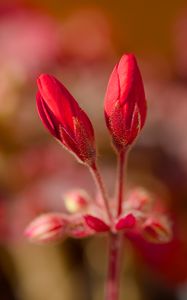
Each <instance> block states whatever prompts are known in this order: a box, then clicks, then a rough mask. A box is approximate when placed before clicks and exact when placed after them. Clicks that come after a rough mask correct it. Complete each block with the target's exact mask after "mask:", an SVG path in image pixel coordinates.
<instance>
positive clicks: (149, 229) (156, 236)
mask: <svg viewBox="0 0 187 300" xmlns="http://www.w3.org/2000/svg"><path fill="white" fill-rule="evenodd" d="M142 235H143V236H144V238H145V239H146V240H148V241H149V242H151V243H157V244H159V243H160V244H161V243H168V242H170V241H171V238H172V228H171V224H170V222H169V220H168V219H167V217H165V216H162V217H158V218H156V219H155V218H151V217H150V218H148V219H147V220H146V221H145V223H144V224H143V225H142Z"/></svg>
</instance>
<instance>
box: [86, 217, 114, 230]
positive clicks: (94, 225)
mask: <svg viewBox="0 0 187 300" xmlns="http://www.w3.org/2000/svg"><path fill="white" fill-rule="evenodd" d="M84 219H85V221H86V223H87V225H88V226H89V227H90V228H91V229H93V230H95V231H96V232H107V231H109V230H110V227H109V226H108V225H107V224H106V223H105V222H103V221H102V220H101V219H99V218H97V217H94V216H91V215H86V216H84Z"/></svg>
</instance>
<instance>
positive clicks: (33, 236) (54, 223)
mask: <svg viewBox="0 0 187 300" xmlns="http://www.w3.org/2000/svg"><path fill="white" fill-rule="evenodd" d="M67 223H68V222H67V220H65V219H64V218H63V215H61V214H58V213H56V214H55V213H48V214H43V215H41V216H39V217H37V218H36V219H34V220H33V221H32V222H31V223H30V225H29V226H28V227H27V228H26V230H25V236H26V237H27V238H28V239H29V240H30V241H31V242H35V243H39V244H40V243H41V244H43V243H49V242H52V241H60V240H61V239H62V237H63V236H64V234H65V228H66V226H67Z"/></svg>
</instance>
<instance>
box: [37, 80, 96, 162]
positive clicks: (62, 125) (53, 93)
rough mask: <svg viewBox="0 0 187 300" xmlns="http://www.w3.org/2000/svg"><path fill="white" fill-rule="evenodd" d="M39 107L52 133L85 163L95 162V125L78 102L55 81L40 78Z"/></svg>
mask: <svg viewBox="0 0 187 300" xmlns="http://www.w3.org/2000/svg"><path fill="white" fill-rule="evenodd" d="M37 83H38V89H39V92H38V93H37V97H36V100H37V107H38V112H39V115H40V117H41V119H42V121H43V123H44V125H45V126H46V127H47V129H48V130H49V131H50V133H51V134H52V135H53V136H54V137H56V138H57V139H58V140H60V141H61V143H62V144H63V145H64V146H65V147H66V148H67V149H68V150H70V151H71V152H73V153H74V154H75V155H76V156H77V157H78V158H79V159H80V160H81V161H82V162H84V163H86V164H88V165H92V164H93V163H94V162H95V140H94V131H93V127H92V124H91V122H90V120H89V118H88V117H87V115H86V114H85V112H84V111H83V110H82V109H81V108H80V107H79V105H78V103H77V101H76V100H75V99H74V98H73V96H72V95H71V94H70V93H69V92H68V90H67V89H66V88H65V87H64V86H63V84H61V83H60V82H59V81H58V80H57V79H56V78H54V77H53V76H49V75H45V74H43V75H40V77H39V78H38V81H37Z"/></svg>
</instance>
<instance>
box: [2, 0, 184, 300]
mask: <svg viewBox="0 0 187 300" xmlns="http://www.w3.org/2000/svg"><path fill="white" fill-rule="evenodd" d="M186 33H187V3H186V1H185V0H178V1H168V0H165V1H161V0H157V1H156V2H153V1H152V2H151V1H148V0H144V1H143V0H142V1H138V0H134V1H128V0H127V1H122V0H118V1H106V0H103V1H97V0H95V1H92V0H90V1H83V0H82V1H81V0H76V1H75V0H74V1H73V0H68V1H63V0H53V1H50V0H30V1H26V0H25V1H24V0H20V1H19V0H15V1H13V0H12V1H10V0H9V1H8V0H4V1H3V0H1V1H0V66H1V67H0V141H1V142H0V299H1V300H49V299H50V300H51V299H53V300H62V299H65V300H88V299H89V300H90V299H91V300H100V299H102V297H103V282H104V276H105V269H106V238H105V237H101V238H92V239H86V240H82V241H79V240H70V239H69V240H66V241H64V242H63V243H62V244H60V245H58V246H35V245H31V244H29V243H28V242H27V241H25V240H24V237H23V231H24V228H25V226H26V225H27V224H28V223H29V222H30V221H31V220H32V219H33V218H34V217H35V216H37V215H38V214H39V213H42V212H46V211H61V210H62V208H63V204H62V202H63V194H64V193H65V192H66V191H68V190H71V189H72V188H78V187H81V188H84V189H86V190H87V191H89V193H90V195H91V196H92V197H94V196H95V194H96V191H95V186H94V184H93V182H92V180H91V177H90V175H89V174H88V172H87V170H86V169H85V168H84V167H83V166H81V165H79V164H78V163H77V162H76V161H75V159H74V158H73V157H72V156H71V155H70V154H68V153H66V152H65V151H64V150H63V149H62V148H61V146H60V145H59V144H58V143H56V142H55V140H54V139H53V138H52V137H51V136H50V135H49V134H48V133H47V132H46V131H45V129H44V128H43V125H42V124H41V122H40V120H39V117H38V115H37V111H36V107H35V93H36V78H37V76H38V75H39V74H40V73H43V72H47V73H50V74H53V75H55V76H57V77H58V78H59V79H60V80H62V81H63V83H64V84H65V85H66V86H67V87H68V89H69V90H70V91H71V93H72V94H73V95H74V96H75V98H76V99H77V100H78V101H79V103H80V104H81V106H82V107H83V108H84V109H85V110H86V111H87V113H88V115H89V116H90V118H91V120H92V121H93V124H94V127H95V130H96V138H97V143H98V149H99V153H100V156H99V162H100V165H101V167H102V172H103V175H104V176H105V181H106V185H107V186H108V187H109V192H110V194H111V195H112V193H113V183H114V181H115V166H116V165H115V164H116V161H115V156H114V154H113V151H112V148H111V146H110V139H109V137H108V134H107V130H106V128H105V123H104V118H103V99H104V94H105V89H106V85H107V81H108V78H109V75H110V72H111V70H112V68H113V66H114V64H115V63H116V62H117V61H118V59H119V57H120V56H121V55H122V54H123V53H124V52H133V53H135V55H136V56H137V59H138V63H139V66H140V68H141V71H142V76H143V79H144V82H145V90H146V96H147V101H148V119H147V123H146V126H145V128H144V130H143V132H142V134H141V137H140V138H139V139H138V141H137V143H136V145H135V146H134V148H133V149H132V151H131V154H130V156H129V162H128V182H127V185H128V187H129V188H130V187H133V186H137V185H138V186H143V187H145V188H147V189H148V190H151V191H153V192H155V193H156V194H157V195H158V196H159V197H160V199H161V200H162V201H163V202H164V203H165V204H166V205H167V206H168V208H169V209H170V211H171V212H172V215H173V222H174V227H175V233H174V238H173V240H172V241H171V243H169V244H167V245H163V246H155V245H150V244H148V243H146V242H144V241H141V240H137V241H128V240H126V242H125V246H124V247H125V250H124V251H125V255H124V262H123V271H122V273H123V274H122V282H121V294H122V297H121V299H124V298H123V297H125V298H126V299H129V300H147V299H152V300H158V299H159V300H162V299H164V300H167V299H168V300H173V299H176V300H177V299H180V300H185V299H187V284H186V282H187V260H186V256H187V221H186V220H187V34H186Z"/></svg>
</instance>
